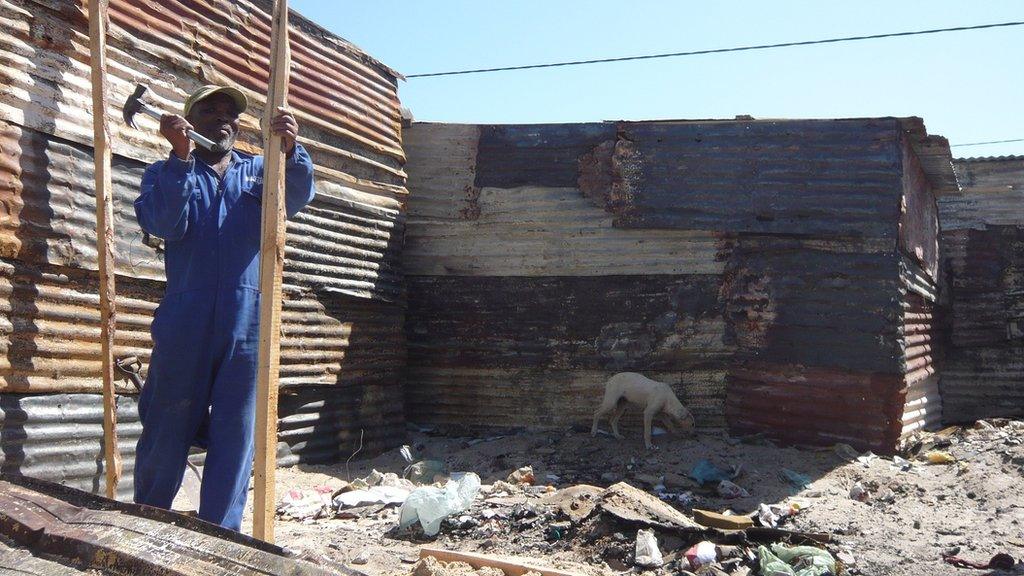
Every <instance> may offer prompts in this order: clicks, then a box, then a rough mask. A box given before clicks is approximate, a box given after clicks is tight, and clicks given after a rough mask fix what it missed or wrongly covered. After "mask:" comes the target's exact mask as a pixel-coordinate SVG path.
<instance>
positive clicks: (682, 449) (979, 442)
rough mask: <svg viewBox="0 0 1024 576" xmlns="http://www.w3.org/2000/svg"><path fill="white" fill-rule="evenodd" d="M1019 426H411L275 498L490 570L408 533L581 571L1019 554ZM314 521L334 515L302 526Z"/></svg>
mask: <svg viewBox="0 0 1024 576" xmlns="http://www.w3.org/2000/svg"><path fill="white" fill-rule="evenodd" d="M1022 439H1024V423H1020V422H1013V421H1000V420H989V421H982V422H979V423H978V424H976V425H975V426H973V427H969V428H958V427H950V428H947V429H944V430H941V431H938V432H924V431H919V432H917V433H914V434H912V435H910V436H909V437H907V438H906V439H905V440H904V442H903V444H902V445H901V446H900V450H899V451H898V453H897V454H895V455H876V454H873V453H871V452H861V451H859V450H857V449H856V448H854V447H853V446H850V445H847V444H836V445H833V446H829V447H821V448H818V447H813V448H812V447H800V448H776V447H774V446H771V445H770V444H769V441H768V440H765V439H759V438H756V437H754V438H743V439H736V438H732V437H728V436H725V435H722V436H719V437H714V436H712V437H709V438H707V439H704V441H702V443H701V444H699V445H690V444H683V445H679V446H674V447H666V448H665V449H664V450H663V451H661V452H659V453H655V454H651V453H645V452H641V451H639V450H638V451H637V452H636V453H622V452H621V449H620V447H619V445H618V444H616V443H613V442H610V441H606V440H602V439H597V440H593V439H591V437H590V436H589V434H586V433H578V434H577V433H573V432H567V433H566V434H564V435H563V436H562V437H560V438H559V437H557V436H556V437H553V438H552V437H551V436H545V435H542V434H539V433H538V434H523V435H520V436H517V435H515V434H508V435H506V436H499V437H494V438H491V439H486V438H485V439H475V438H474V439H464V438H441V439H437V438H432V437H424V438H414V439H413V440H414V442H413V445H415V446H416V450H417V452H418V453H420V456H419V458H420V459H418V460H414V458H413V457H412V451H411V450H410V449H408V447H405V448H403V450H402V451H399V453H400V454H401V459H399V453H396V452H391V453H389V454H388V455H386V456H381V457H379V458H377V459H376V460H374V461H372V462H367V463H364V464H362V465H360V467H359V468H358V470H359V475H360V476H362V477H361V478H358V479H355V480H350V481H348V482H344V483H342V485H341V487H340V488H339V485H338V483H339V482H341V480H340V479H342V478H346V477H349V474H348V467H347V465H344V467H343V465H341V464H339V465H336V466H335V467H333V468H326V467H325V468H323V469H320V470H322V472H321V471H318V470H314V471H312V474H313V476H310V477H307V478H306V479H305V481H304V482H301V483H298V484H299V485H301V486H304V487H309V489H307V490H293V491H289V492H288V493H287V494H284V498H283V499H282V500H281V506H280V508H279V513H280V514H281V515H282V517H286V518H290V519H296V520H298V521H299V522H298V523H296V524H293V525H291V526H289V527H288V528H287V529H286V530H288V531H292V534H293V536H292V537H293V538H295V540H294V542H296V544H298V546H300V547H305V546H309V547H310V548H314V549H319V550H320V551H321V553H324V554H325V555H326V556H327V557H330V558H335V559H337V560H338V561H339V562H342V563H345V564H357V565H358V564H367V562H366V561H365V560H363V559H361V557H359V556H353V555H352V553H353V551H357V550H363V551H367V550H369V551H371V553H370V554H369V563H368V564H367V565H368V566H372V567H374V568H379V567H382V566H386V567H387V570H386V572H387V573H396V574H397V573H401V574H409V573H410V571H412V573H416V574H420V576H427V575H428V574H429V575H432V576H442V575H447V574H487V575H488V576H498V572H494V571H493V570H492V569H489V568H486V567H484V568H482V567H481V565H479V564H476V563H473V562H470V563H469V564H466V565H462V564H460V562H458V561H455V560H456V558H455V557H453V556H449V557H438V558H437V559H433V560H427V559H425V558H421V557H420V554H419V553H420V552H421V551H423V550H424V549H425V547H433V548H436V549H438V550H445V551H447V552H449V553H454V552H456V551H457V552H459V553H462V554H477V555H481V556H489V557H491V558H497V559H509V558H519V559H522V563H523V564H524V565H529V566H532V567H541V566H545V565H547V566H551V567H556V566H557V567H558V569H559V570H562V571H563V572H564V573H567V574H583V575H587V576H598V575H603V574H608V573H612V572H627V571H628V572H632V573H651V574H655V573H657V574H684V575H686V574H689V575H691V576H692V575H695V574H696V575H705V576H706V575H709V574H710V575H714V576H722V575H723V574H724V575H740V576H759V575H762V574H765V575H783V576H819V575H824V574H850V575H851V576H860V575H867V574H875V573H892V574H899V575H900V576H907V575H909V574H915V573H935V574H959V573H961V572H962V573H964V574H969V573H971V570H986V569H987V570H994V569H1005V568H1003V567H1004V566H1013V567H1014V568H1016V569H1018V570H1021V569H1022V567H1021V566H1020V565H1018V564H1017V563H1016V561H1015V559H1014V557H1015V556H1017V555H1018V554H1017V553H1016V552H1015V549H1016V548H1017V547H1019V548H1024V517H1021V516H1020V512H1019V507H1018V506H1015V505H1013V504H1012V503H1009V502H1005V501H1003V500H1002V495H1003V494H1007V493H1008V492H1007V490H1012V487H1013V486H1014V485H1015V481H1016V479H1019V474H1021V473H1024V445H1022V442H1021V440H1022ZM740 444H742V445H740ZM428 455H429V456H428ZM434 458H436V459H434ZM381 470H383V471H388V470H390V471H393V472H394V473H386V472H383V473H382V472H381ZM460 470H467V471H465V472H460ZM469 470H471V471H472V472H470V471H469ZM303 473H307V474H308V473H310V471H308V470H307V471H304V472H303ZM325 484H327V485H330V487H331V488H327V487H326V486H325ZM935 509H942V510H944V514H942V515H938V514H934V513H933V512H932V511H933V510H935ZM1015 518H1017V519H1019V520H1020V522H1015V521H1014V519H1015ZM320 519H344V520H349V521H347V522H344V523H342V524H339V523H329V524H328V523H325V524H323V525H318V526H308V527H303V526H302V525H303V524H319V521H320ZM326 529H329V530H330V531H331V534H332V535H331V538H330V539H327V540H329V542H328V541H327V540H324V539H320V540H317V538H315V537H314V538H311V537H310V536H308V535H319V534H323V533H324V530H326ZM979 534H980V536H979ZM301 535H306V536H305V538H304V539H300V536H301ZM313 540H316V541H317V543H308V542H311V541H313ZM307 543H308V544H307ZM997 553H998V554H997ZM993 554H996V555H995V556H993ZM909 557H912V558H915V560H914V562H918V563H922V566H927V569H926V570H924V571H923V572H914V570H915V567H914V565H913V564H912V563H909V562H908V561H907V560H906V559H907V558H909ZM950 571H952V572H950ZM505 573H506V574H513V573H514V574H522V573H523V572H522V571H512V572H509V571H508V570H506V571H505ZM541 573H546V572H541ZM552 573H557V570H556V571H555V572H552ZM1021 573H1024V571H1021Z"/></svg>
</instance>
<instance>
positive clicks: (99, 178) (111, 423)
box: [89, 0, 121, 498]
mask: <svg viewBox="0 0 1024 576" xmlns="http://www.w3.org/2000/svg"><path fill="white" fill-rule="evenodd" d="M106 16H107V0H90V1H89V48H90V51H91V54H92V126H93V157H94V159H95V172H96V254H97V259H98V260H99V269H100V270H99V272H100V350H101V353H102V355H103V363H102V365H103V452H104V462H105V466H104V468H105V470H106V476H107V497H108V498H114V497H116V494H117V484H118V482H120V480H121V453H120V451H118V449H117V398H116V397H115V396H114V327H115V318H116V316H115V304H114V295H115V286H114V208H113V196H112V195H111V185H110V131H109V129H108V127H107V100H108V94H109V90H107V82H106V80H107V56H106V51H107V21H106Z"/></svg>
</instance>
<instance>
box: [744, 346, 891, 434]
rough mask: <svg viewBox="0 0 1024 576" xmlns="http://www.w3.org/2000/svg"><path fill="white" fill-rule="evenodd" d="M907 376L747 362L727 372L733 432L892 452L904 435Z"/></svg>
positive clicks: (768, 362)
mask: <svg viewBox="0 0 1024 576" xmlns="http://www.w3.org/2000/svg"><path fill="white" fill-rule="evenodd" d="M903 385H904V383H903V375H901V374H877V373H870V372H857V371H849V370H840V369H827V368H825V369H823V368H812V367H805V366H801V365H779V364H774V363H772V362H771V360H766V361H765V362H758V363H747V364H746V365H745V366H744V367H742V368H736V369H733V370H730V372H729V383H728V392H727V397H726V417H727V419H728V420H729V428H730V430H731V431H733V432H735V433H739V434H749V433H768V434H769V435H770V436H771V437H773V438H777V439H779V440H782V441H785V442H793V443H800V444H825V445H828V444H834V443H836V442H845V443H848V444H851V445H853V446H855V447H857V448H858V449H870V450H874V451H876V452H881V453H891V452H892V451H893V450H894V449H895V444H896V441H897V440H898V439H899V436H900V431H901V416H902V414H903V402H902V400H903V396H902V394H900V391H901V390H902V389H903Z"/></svg>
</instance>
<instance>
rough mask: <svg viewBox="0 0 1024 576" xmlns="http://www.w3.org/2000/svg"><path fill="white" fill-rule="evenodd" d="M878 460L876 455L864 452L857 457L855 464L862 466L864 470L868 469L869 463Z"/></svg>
mask: <svg viewBox="0 0 1024 576" xmlns="http://www.w3.org/2000/svg"><path fill="white" fill-rule="evenodd" d="M875 460H878V455H876V454H873V453H871V452H865V453H864V454H862V455H860V456H858V457H857V462H860V463H861V464H863V465H864V467H865V468H870V467H871V463H872V462H874V461H875Z"/></svg>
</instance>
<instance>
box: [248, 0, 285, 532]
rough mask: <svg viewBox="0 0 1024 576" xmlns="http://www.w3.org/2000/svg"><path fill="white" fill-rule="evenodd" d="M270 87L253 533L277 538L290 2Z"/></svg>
mask: <svg viewBox="0 0 1024 576" xmlns="http://www.w3.org/2000/svg"><path fill="white" fill-rule="evenodd" d="M271 18H272V27H273V28H272V30H271V36H270V38H271V40H270V58H271V60H270V88H269V93H268V94H267V103H266V107H265V108H264V110H263V215H262V216H263V218H262V227H263V229H262V234H261V243H260V340H259V360H258V364H257V378H256V425H255V427H256V456H255V461H254V464H253V468H254V469H253V477H254V480H255V487H254V489H253V519H252V533H253V536H255V537H256V538H259V539H261V540H265V541H267V542H273V541H274V512H275V509H276V506H275V505H274V469H275V467H276V466H277V462H276V457H277V391H278V372H279V370H278V368H279V366H278V363H279V361H280V355H281V346H280V342H279V341H280V338H281V298H282V296H281V271H282V269H283V267H284V242H285V218H286V215H285V202H284V201H285V192H284V172H285V168H284V163H285V158H284V152H283V151H282V138H281V137H280V136H278V135H275V134H274V133H273V132H272V131H271V125H272V124H273V119H274V115H275V114H276V112H277V108H278V107H283V106H286V105H287V102H288V68H289V66H290V55H289V51H288V2H287V0H274V8H273V12H272V17H271Z"/></svg>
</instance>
